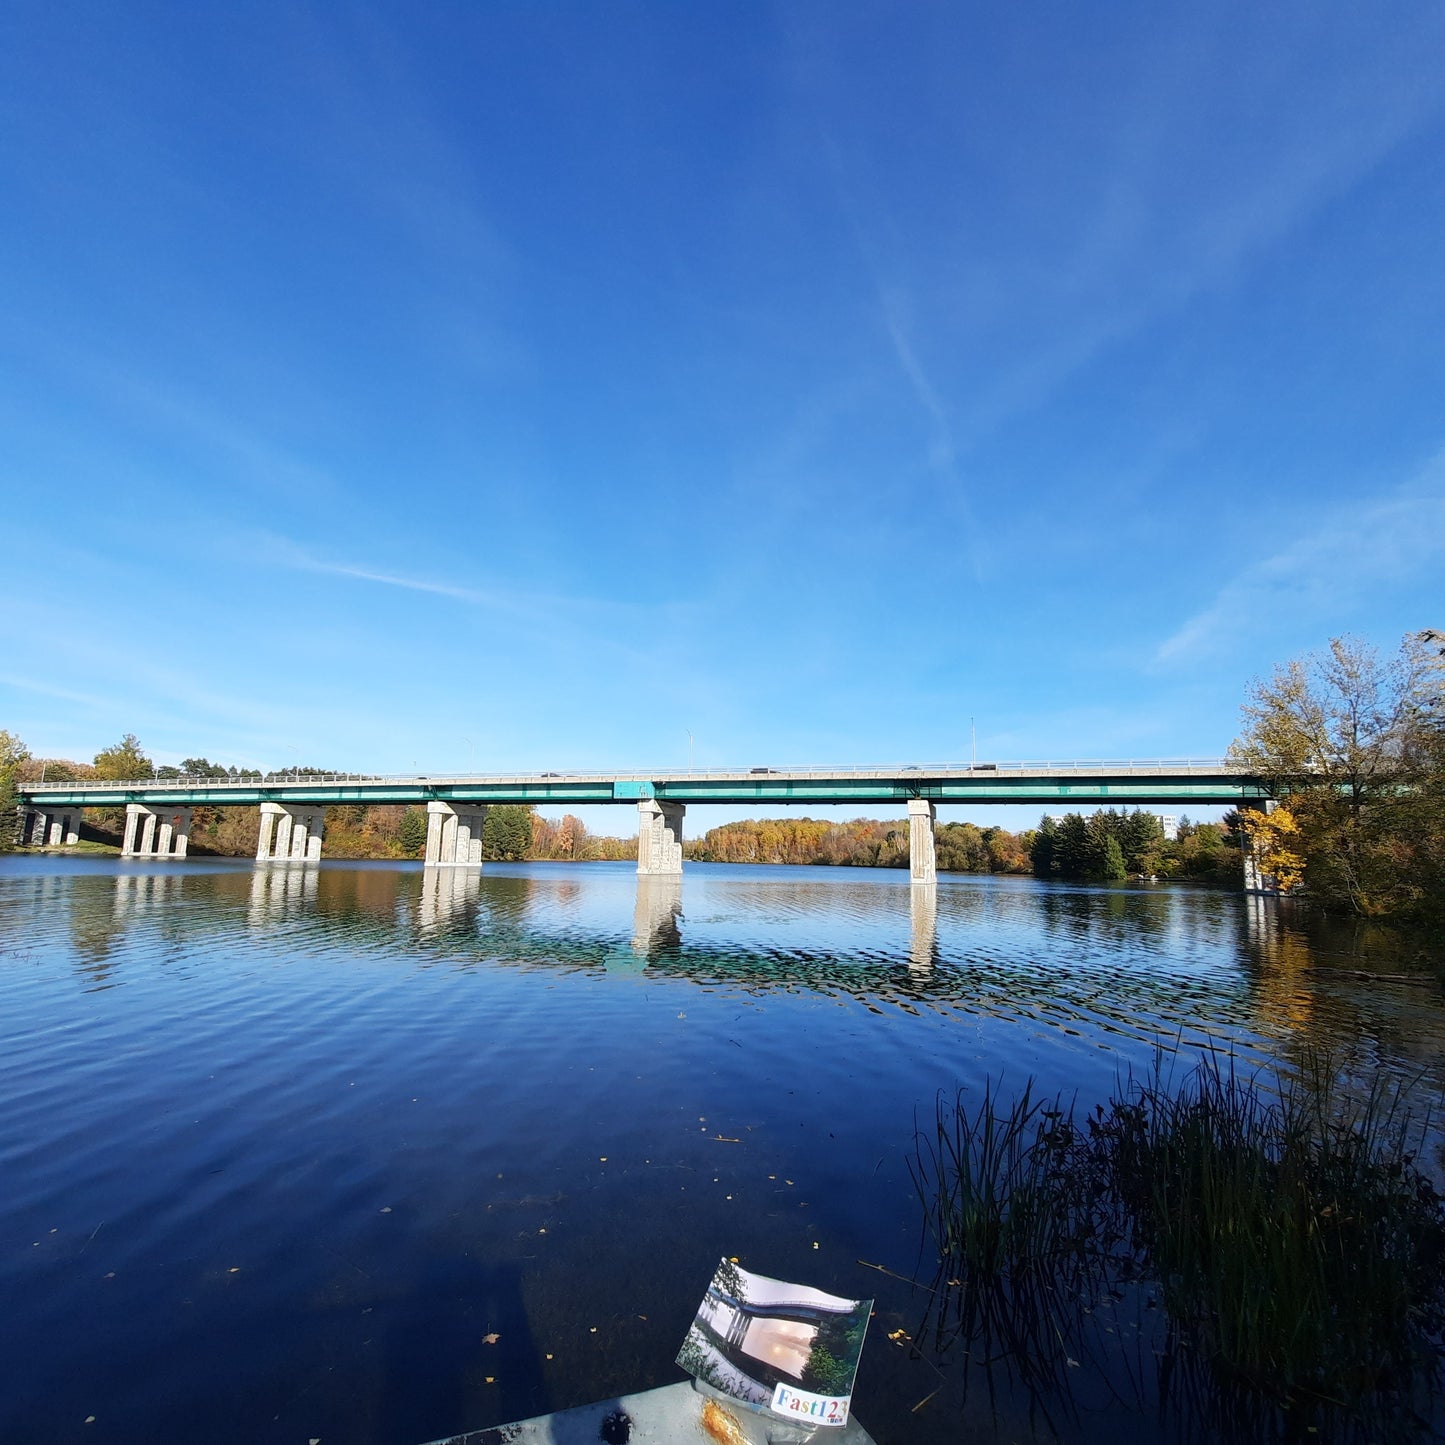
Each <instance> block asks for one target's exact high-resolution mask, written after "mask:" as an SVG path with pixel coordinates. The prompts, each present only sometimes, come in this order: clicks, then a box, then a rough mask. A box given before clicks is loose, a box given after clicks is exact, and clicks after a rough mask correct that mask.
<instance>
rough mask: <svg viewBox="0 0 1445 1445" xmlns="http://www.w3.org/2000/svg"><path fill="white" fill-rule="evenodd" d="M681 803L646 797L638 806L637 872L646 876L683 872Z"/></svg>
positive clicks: (661, 875)
mask: <svg viewBox="0 0 1445 1445" xmlns="http://www.w3.org/2000/svg"><path fill="white" fill-rule="evenodd" d="M685 812H686V809H685V808H684V807H683V805H682V804H681V803H660V802H658V801H657V800H656V799H655V798H644V799H643V800H642V802H640V803H639V804H638V805H637V871H638V872H639V873H641V874H644V875H645V876H647V877H663V876H666V875H668V874H673V873H677V874H680V873H681V872H682V818H683V814H684V813H685Z"/></svg>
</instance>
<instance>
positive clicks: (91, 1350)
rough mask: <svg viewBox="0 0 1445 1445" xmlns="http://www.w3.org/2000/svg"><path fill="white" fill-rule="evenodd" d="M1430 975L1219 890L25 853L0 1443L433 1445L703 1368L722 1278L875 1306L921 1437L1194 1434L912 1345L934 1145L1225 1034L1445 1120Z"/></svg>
mask: <svg viewBox="0 0 1445 1445" xmlns="http://www.w3.org/2000/svg"><path fill="white" fill-rule="evenodd" d="M1404 967H1405V965H1403V964H1402V963H1400V962H1399V961H1398V960H1395V959H1391V958H1389V957H1388V956H1385V955H1378V954H1370V955H1369V956H1363V957H1362V956H1360V955H1359V954H1358V953H1357V952H1356V949H1355V946H1354V945H1353V944H1352V943H1351V942H1350V941H1349V939H1348V937H1346V936H1338V937H1336V936H1331V935H1330V934H1329V933H1328V932H1322V931H1319V930H1318V929H1315V930H1314V931H1311V930H1310V929H1309V928H1307V927H1306V925H1305V924H1304V922H1302V921H1301V920H1299V919H1297V918H1291V917H1290V916H1288V915H1287V914H1282V913H1281V911H1280V910H1279V909H1278V907H1277V906H1276V905H1273V904H1265V903H1261V902H1258V901H1254V902H1250V901H1248V900H1244V899H1241V898H1238V897H1233V896H1226V895H1221V894H1214V893H1205V892H1196V891H1190V890H1184V889H1166V888H1153V889H1135V890H1131V889H1125V888H1118V889H1086V888H1069V887H1063V886H1057V885H1041V884H1038V883H1035V882H1033V881H1032V880H1028V879H1015V878H972V877H947V878H944V879H942V880H940V882H939V884H938V888H937V895H936V907H929V906H927V902H926V900H925V901H924V902H923V903H922V905H921V906H920V905H916V904H915V902H914V900H913V899H912V896H911V894H910V890H909V886H908V880H907V878H906V876H904V875H902V874H899V873H893V872H884V871H877V872H864V871H853V870H847V869H823V868H817V869H810V868H762V867H754V868H745V867H724V866H706V865H689V871H688V873H687V875H686V877H685V879H684V880H683V883H682V885H681V889H680V893H678V892H674V891H672V890H670V889H669V888H668V887H667V885H665V884H663V885H661V886H658V885H657V884H656V883H652V884H649V885H644V886H643V887H642V888H641V889H639V885H638V880H637V878H636V876H635V874H634V872H633V871H632V869H631V868H629V867H627V866H626V865H620V864H619V865H613V864H592V865H579V866H568V865H562V864H525V865H513V866H506V865H489V866H488V868H487V869H486V871H485V873H483V874H482V876H481V877H480V879H478V878H477V877H476V876H475V875H472V876H471V877H467V876H466V875H465V874H459V875H458V876H456V877H450V876H443V877H440V878H436V877H433V878H426V877H424V876H423V871H422V869H421V868H420V866H418V865H385V864H346V863H335V864H322V865H320V866H319V867H316V866H299V865H291V866H289V867H288V866H286V865H280V866H275V865H273V866H272V867H270V868H263V869H260V870H257V869H255V868H253V867H252V866H251V865H250V864H248V863H241V862H229V861H218V862H193V863H188V864H184V865H180V866H174V865H173V866H164V867H163V866H160V865H130V864H125V865H118V864H117V863H116V862H114V861H109V860H84V859H55V858H50V857H45V858H41V857H36V858H11V859H6V860H3V861H0V1361H3V1369H0V1441H4V1442H6V1445H20V1442H30V1441H36V1442H41V1441H43V1442H47V1445H51V1442H65V1441H84V1442H102V1441H104V1442H127V1445H130V1442H135V1445H139V1442H154V1441H158V1440H172V1441H180V1440H203V1441H208V1442H215V1445H229V1442H237V1445H240V1442H247V1445H251V1442H272V1441H275V1442H287V1445H306V1442H308V1441H310V1440H317V1439H319V1440H320V1441H321V1442H323V1445H368V1442H384V1445H418V1442H422V1441H427V1440H431V1439H433V1438H435V1437H437V1436H442V1435H445V1434H449V1433H452V1432H457V1431H461V1430H464V1429H475V1428H478V1427H481V1426H484V1425H490V1424H496V1423H498V1422H501V1421H505V1420H510V1419H516V1418H520V1417H524V1416H528V1415H532V1414H536V1413H538V1412H541V1411H545V1410H550V1409H559V1408H563V1407H566V1406H570V1405H576V1404H581V1403H584V1402H587V1401H590V1400H594V1399H599V1398H603V1397H606V1396H608V1395H610V1394H613V1393H617V1392H624V1391H628V1390H635V1389H640V1388H644V1387H646V1386H648V1385H652V1384H661V1383H667V1382H670V1381H673V1380H675V1379H678V1378H681V1375H680V1372H679V1371H678V1370H677V1369H676V1367H675V1366H674V1365H673V1359H674V1356H675V1355H676V1352H677V1349H678V1346H679V1344H680V1342H681V1340H682V1338H683V1335H684V1333H685V1332H686V1329H687V1326H688V1324H689V1322H690V1320H691V1317H692V1314H693V1311H694V1308H695V1307H696V1305H697V1303H698V1300H699V1299H700V1297H701V1295H702V1292H703V1290H704V1288H705V1286H706V1284H707V1282H708V1279H709V1278H710V1276H711V1274H712V1271H713V1268H714V1266H715V1264H716V1262H717V1259H718V1257H719V1255H722V1254H727V1255H737V1256H738V1257H739V1258H740V1259H741V1261H742V1263H743V1264H744V1266H745V1267H747V1268H749V1269H752V1270H756V1271H759V1272H761V1273H764V1274H770V1275H777V1276H782V1277H784V1278H788V1279H795V1280H799V1281H803V1282H805V1283H808V1284H812V1285H816V1286H818V1287H821V1288H823V1289H825V1290H829V1291H832V1292H834V1293H837V1294H843V1295H848V1296H876V1297H877V1300H878V1310H877V1316H876V1318H875V1319H874V1321H873V1325H872V1327H871V1330H870V1334H869V1338H868V1342H867V1345H866V1347H865V1351H864V1360H863V1367H862V1370H861V1372H860V1375H859V1380H858V1385H857V1390H856V1393H855V1396H854V1408H855V1410H856V1412H857V1413H858V1415H859V1417H860V1418H861V1419H862V1421H863V1423H864V1424H865V1425H867V1426H868V1427H869V1429H870V1430H871V1431H872V1432H873V1434H874V1435H875V1436H876V1438H877V1439H878V1440H879V1442H880V1445H903V1442H924V1445H928V1442H935V1441H937V1442H942V1441H949V1442H954V1441H959V1440H975V1439H976V1440H993V1439H1009V1440H1013V1439H1032V1438H1039V1439H1047V1438H1051V1437H1050V1434H1049V1426H1048V1423H1047V1419H1048V1416H1049V1415H1050V1414H1052V1417H1053V1418H1054V1419H1055V1420H1059V1419H1064V1420H1066V1421H1067V1426H1066V1430H1065V1433H1066V1434H1067V1437H1068V1438H1070V1439H1081V1440H1082V1439H1098V1440H1104V1439H1109V1440H1111V1441H1115V1440H1117V1439H1119V1438H1120V1436H1121V1432H1122V1433H1123V1434H1124V1435H1125V1437H1126V1438H1139V1439H1146V1440H1147V1439H1160V1440H1164V1439H1172V1438H1177V1429H1176V1427H1173V1426H1171V1425H1170V1424H1169V1423H1168V1422H1167V1421H1165V1422H1164V1423H1161V1422H1160V1419H1159V1418H1158V1416H1157V1413H1156V1414H1155V1415H1153V1416H1151V1415H1150V1414H1149V1412H1148V1408H1147V1407H1148V1398H1147V1397H1148V1396H1149V1386H1148V1382H1147V1381H1145V1382H1144V1387H1143V1395H1144V1396H1145V1397H1146V1398H1145V1407H1146V1408H1145V1409H1144V1410H1143V1411H1142V1412H1140V1413H1137V1414H1136V1413H1131V1412H1133V1411H1134V1410H1135V1408H1136V1407H1135V1406H1132V1405H1130V1404H1129V1402H1127V1401H1120V1400H1118V1399H1116V1398H1114V1393H1115V1392H1114V1391H1113V1390H1112V1389H1110V1388H1105V1387H1104V1385H1103V1384H1102V1383H1100V1384H1098V1388H1095V1384H1096V1383H1097V1382H1095V1381H1093V1380H1092V1379H1091V1378H1090V1371H1089V1369H1088V1368H1086V1367H1081V1368H1080V1371H1079V1380H1078V1382H1077V1386H1076V1388H1075V1391H1074V1397H1073V1399H1072V1400H1071V1401H1070V1402H1068V1403H1067V1404H1065V1405H1063V1406H1060V1405H1058V1404H1057V1402H1056V1403H1055V1404H1053V1405H1050V1406H1049V1407H1048V1409H1047V1410H1044V1411H1041V1410H1040V1409H1039V1408H1037V1406H1035V1408H1033V1409H1032V1410H1031V1409H1030V1405H1029V1402H1028V1400H1027V1399H1023V1398H1014V1397H1013V1396H1011V1395H1010V1394H1009V1392H1008V1391H1007V1390H1006V1389H1005V1390H1001V1391H1000V1393H999V1394H998V1396H997V1397H996V1399H995V1400H994V1402H993V1403H992V1404H990V1402H989V1401H988V1399H987V1396H986V1394H985V1393H984V1392H981V1391H979V1390H978V1389H977V1388H975V1389H973V1390H972V1391H971V1392H970V1393H968V1395H967V1396H966V1397H965V1396H964V1395H963V1394H962V1392H961V1391H960V1389H959V1388H958V1384H959V1380H958V1378H957V1376H958V1375H959V1374H960V1373H961V1372H962V1362H961V1361H960V1362H953V1361H950V1360H949V1359H948V1358H947V1357H946V1356H945V1357H943V1358H941V1359H939V1360H938V1362H937V1363H938V1365H939V1366H940V1367H941V1368H942V1371H943V1373H942V1375H940V1373H939V1370H938V1369H936V1368H935V1367H934V1365H933V1364H930V1363H928V1362H926V1361H923V1360H919V1359H916V1358H911V1357H910V1354H909V1351H908V1350H907V1349H906V1348H905V1347H904V1345H903V1344H902V1343H901V1342H899V1343H895V1342H892V1341H890V1339H889V1338H888V1336H889V1334H890V1333H891V1332H893V1331H896V1330H900V1329H901V1330H905V1331H907V1332H908V1333H910V1334H911V1333H915V1332H916V1331H917V1330H918V1327H919V1322H920V1319H921V1317H922V1314H923V1310H924V1307H925V1305H926V1297H925V1294H924V1292H923V1291H919V1290H911V1289H910V1288H909V1287H908V1286H907V1285H905V1284H904V1283H902V1282H900V1281H898V1280H896V1279H894V1278H893V1277H892V1275H890V1274H888V1273H884V1272H883V1271H885V1270H886V1271H892V1272H894V1273H896V1274H898V1275H903V1276H907V1277H910V1278H911V1277H913V1276H914V1275H915V1273H918V1272H919V1271H920V1270H921V1275H922V1278H923V1279H925V1280H927V1279H928V1278H929V1275H930V1269H929V1261H928V1259H927V1258H925V1259H924V1261H923V1263H922V1265H921V1266H920V1264H919V1244H920V1228H921V1221H922V1212H921V1207H920V1205H919V1202H918V1199H917V1197H916V1195H915V1193H914V1190H913V1187H912V1185H911V1183H910V1180H909V1175H908V1171H907V1159H908V1156H909V1153H910V1149H911V1146H912V1141H913V1134H914V1126H915V1118H917V1119H919V1120H923V1119H925V1118H927V1117H931V1114H932V1110H933V1105H934V1099H935V1097H936V1095H937V1093H938V1091H939V1090H940V1089H942V1090H947V1091H949V1092H950V1093H951V1092H952V1091H953V1090H954V1089H955V1088H957V1087H959V1086H963V1087H965V1088H967V1089H968V1090H969V1091H970V1092H971V1096H973V1097H976V1096H977V1091H978V1090H979V1089H981V1087H982V1084H983V1082H984V1080H985V1079H987V1078H990V1077H991V1078H993V1079H994V1080H999V1079H1000V1078H1001V1079H1002V1080H1003V1082H1004V1085H1005V1090H1006V1091H1007V1090H1008V1089H1009V1088H1010V1087H1011V1086H1012V1085H1015V1084H1016V1085H1022V1083H1023V1081H1024V1080H1025V1078H1026V1077H1027V1076H1030V1075H1032V1076H1035V1077H1036V1078H1037V1079H1038V1080H1039V1082H1040V1084H1041V1085H1042V1086H1043V1087H1044V1088H1046V1089H1048V1090H1050V1091H1052V1090H1055V1089H1062V1090H1065V1091H1067V1092H1068V1093H1070V1094H1073V1093H1075V1092H1077V1094H1078V1097H1079V1100H1080V1103H1081V1104H1089V1103H1092V1102H1094V1101H1095V1100H1101V1099H1104V1098H1106V1097H1107V1096H1108V1094H1109V1092H1110V1090H1111V1088H1112V1086H1113V1085H1114V1083H1115V1081H1116V1078H1117V1077H1118V1076H1119V1075H1120V1074H1121V1072H1123V1071H1125V1070H1127V1069H1129V1068H1131V1067H1132V1068H1134V1069H1135V1070H1140V1069H1144V1068H1147V1067H1148V1064H1149V1061H1150V1058H1151V1056H1152V1053H1153V1050H1154V1047H1155V1045H1156V1044H1157V1043H1158V1042H1160V1041H1163V1042H1164V1044H1165V1045H1166V1046H1167V1047H1171V1048H1172V1047H1175V1046H1176V1045H1182V1047H1183V1048H1185V1049H1186V1050H1188V1049H1192V1048H1197V1047H1198V1045H1199V1044H1200V1042H1202V1041H1203V1040H1205V1039H1206V1038H1207V1037H1213V1038H1215V1039H1219V1040H1223V1041H1225V1042H1226V1043H1228V1044H1230V1045H1231V1046H1232V1047H1233V1048H1234V1049H1235V1051H1236V1052H1237V1053H1238V1054H1239V1055H1240V1056H1241V1057H1242V1058H1244V1059H1245V1060H1246V1061H1258V1060H1265V1059H1276V1058H1278V1059H1282V1060H1284V1061H1286V1062H1288V1061H1290V1060H1293V1059H1297V1058H1298V1057H1300V1055H1301V1053H1302V1051H1303V1050H1304V1049H1305V1048H1306V1047H1307V1046H1310V1045H1317V1044H1324V1045H1327V1046H1329V1047H1331V1048H1333V1049H1334V1050H1336V1051H1337V1052H1338V1054H1339V1055H1340V1057H1341V1059H1342V1060H1343V1061H1344V1062H1345V1064H1346V1065H1347V1066H1348V1068H1349V1069H1351V1070H1352V1071H1353V1072H1354V1073H1355V1074H1356V1075H1357V1076H1358V1077H1360V1078H1362V1079H1363V1078H1368V1077H1370V1076H1371V1075H1373V1074H1374V1073H1376V1072H1378V1071H1385V1072H1387V1073H1392V1074H1398V1075H1400V1076H1402V1077H1409V1078H1412V1079H1415V1080H1417V1083H1416V1088H1417V1089H1418V1092H1419V1095H1420V1098H1421V1100H1422V1102H1425V1101H1428V1100H1435V1099H1438V1097H1439V1095H1440V1090H1441V1086H1442V1083H1445V1005H1442V999H1441V993H1440V990H1439V989H1438V987H1435V986H1431V985H1421V984H1419V983H1409V982H1396V981H1389V982H1381V981H1377V980H1371V979H1365V978H1361V977H1358V976H1356V973H1355V972H1354V971H1359V970H1365V971H1369V970H1372V969H1377V970H1382V971H1384V972H1399V971H1402V970H1403V968H1404ZM860 1261H866V1262H867V1263H866V1264H865V1263H860ZM872 1265H876V1266H881V1267H882V1269H881V1270H880V1269H875V1268H870V1267H869V1266H872ZM493 1336H495V1339H494V1341H492V1342H490V1343H489V1342H488V1341H489V1340H491V1337H493ZM955 1365H957V1369H955ZM941 1380H942V1381H943V1383H944V1388H942V1389H940V1390H939V1393H938V1394H937V1395H936V1396H935V1398H934V1399H933V1400H932V1401H930V1403H929V1404H928V1405H926V1406H924V1407H923V1408H922V1409H921V1410H919V1411H917V1412H914V1410H913V1407H914V1406H915V1405H916V1404H917V1403H918V1402H919V1401H921V1400H923V1399H924V1397H925V1396H928V1395H929V1394H930V1393H931V1392H933V1391H935V1390H936V1389H939V1386H940V1381H941ZM89 1417H94V1418H93V1420H90V1419H89ZM1171 1429H1176V1435H1171V1434H1170V1430H1171Z"/></svg>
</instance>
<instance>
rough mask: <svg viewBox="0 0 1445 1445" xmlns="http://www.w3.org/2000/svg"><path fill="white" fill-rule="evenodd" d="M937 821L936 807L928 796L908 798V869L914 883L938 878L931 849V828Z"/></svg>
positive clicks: (932, 881) (930, 881)
mask: <svg viewBox="0 0 1445 1445" xmlns="http://www.w3.org/2000/svg"><path fill="white" fill-rule="evenodd" d="M937 822H938V809H937V808H935V807H934V806H933V803H932V801H931V800H930V799H928V798H910V799H909V800H908V871H909V873H910V874H911V876H912V878H913V881H914V883H934V882H936V881H937V880H938V864H937V862H936V860H935V856H934V849H933V830H934V827H935V825H936V824H937Z"/></svg>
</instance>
